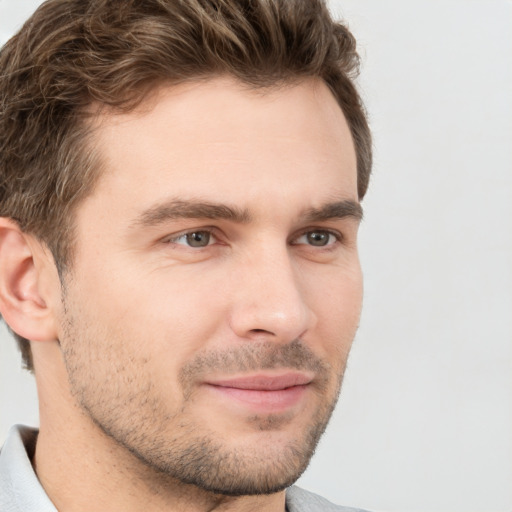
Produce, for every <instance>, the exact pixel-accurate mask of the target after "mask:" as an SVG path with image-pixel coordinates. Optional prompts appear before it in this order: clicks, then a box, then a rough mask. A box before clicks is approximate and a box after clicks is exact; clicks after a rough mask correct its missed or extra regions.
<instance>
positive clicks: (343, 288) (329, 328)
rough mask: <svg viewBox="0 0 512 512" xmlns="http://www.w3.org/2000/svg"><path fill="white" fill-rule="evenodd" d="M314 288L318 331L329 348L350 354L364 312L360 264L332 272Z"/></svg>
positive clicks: (312, 294) (313, 297)
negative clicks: (362, 307) (362, 310)
mask: <svg viewBox="0 0 512 512" xmlns="http://www.w3.org/2000/svg"><path fill="white" fill-rule="evenodd" d="M322 284H323V286H321V287H320V286H315V287H314V291H311V297H312V304H313V305H312V307H313V308H314V310H315V314H316V317H317V321H318V326H317V328H318V334H319V336H320V337H321V339H322V340H324V343H326V344H327V350H328V351H329V352H337V353H339V352H342V353H343V355H347V354H348V351H349V350H350V346H351V344H352V341H353V339H354V336H355V334H356V331H357V328H358V325H359V319H360V314H361V306H362V296H363V285H362V275H361V270H360V267H359V265H354V266H353V267H351V269H350V271H348V270H347V269H344V270H343V271H339V272H333V273H332V274H331V275H330V276H329V277H328V279H324V280H323V281H322Z"/></svg>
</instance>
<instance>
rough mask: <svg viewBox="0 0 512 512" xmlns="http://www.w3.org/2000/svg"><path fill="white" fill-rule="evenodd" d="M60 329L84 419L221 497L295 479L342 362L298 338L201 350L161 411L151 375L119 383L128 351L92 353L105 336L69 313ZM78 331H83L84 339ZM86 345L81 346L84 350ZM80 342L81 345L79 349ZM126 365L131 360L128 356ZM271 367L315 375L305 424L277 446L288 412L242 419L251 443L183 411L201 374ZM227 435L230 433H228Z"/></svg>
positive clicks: (323, 421) (268, 489)
mask: <svg viewBox="0 0 512 512" xmlns="http://www.w3.org/2000/svg"><path fill="white" fill-rule="evenodd" d="M79 324H80V325H79ZM66 326H67V328H66V338H67V340H68V341H69V342H68V343H63V344H62V347H63V355H64V360H65V364H66V368H67V371H68V376H69V381H70V387H71V392H72V394H73V396H74V397H75V400H76V401H77V403H78V405H79V407H80V408H81V409H82V411H83V412H85V414H86V415H87V416H88V417H89V419H90V420H92V422H93V423H94V424H95V425H96V426H97V427H99V429H100V430H101V431H102V432H103V433H104V434H106V435H107V436H108V437H109V438H110V439H111V440H113V441H114V442H115V443H116V445H117V446H119V447H122V448H123V449H124V450H125V451H128V452H129V453H131V454H132V455H133V456H135V458H136V460H138V461H139V462H141V463H142V465H143V467H145V468H146V469H147V470H149V472H150V473H152V474H153V475H154V476H155V479H158V480H159V481H160V482H162V481H165V480H166V479H167V480H169V479H171V480H170V481H169V484H171V481H172V482H174V483H176V482H177V483H181V484H189V485H193V486H195V487H196V488H198V489H201V490H203V491H206V492H209V493H214V494H217V495H224V496H245V495H261V494H271V493H275V492H278V491H281V490H283V489H285V488H287V487H289V486H290V485H291V484H293V483H294V482H295V481H296V480H297V479H298V478H299V477H300V475H301V474H302V473H303V472H304V470H305V469H306V468H307V466H308V464H309V461H310V459H311V457H312V455H313V453H314V451H315V448H316V446H317V444H318V441H319V439H320V437H321V435H322V434H323V432H324V430H325V428H326V426H327V423H328V421H329V419H330V417H331V414H332V412H333V410H334V407H335V405H336V402H337V399H338V396H339V391H340V388H341V383H342V377H343V370H344V368H345V363H346V361H342V362H340V364H339V367H337V368H336V369H334V368H333V367H332V366H331V365H330V364H328V363H326V362H324V361H321V360H320V359H319V358H318V357H317V356H316V355H315V354H313V352H312V351H311V350H310V349H309V348H308V347H306V346H305V345H304V344H303V343H302V342H301V341H300V340H295V341H293V342H291V343H289V344H287V345H281V344H276V343H272V342H261V343H251V344H247V345H243V346H241V347H240V348H237V349H230V350H229V351H210V352H206V353H203V354H200V355H198V356H196V357H195V358H194V359H192V360H191V361H190V362H188V363H187V364H186V365H185V366H184V367H183V368H182V369H181V371H180V375H179V381H180V384H181V387H182V389H183V397H184V401H183V407H182V408H181V410H179V411H174V412H173V413H172V414H169V413H167V414H166V413H165V412H162V411H165V410H166V409H165V408H164V407H163V403H162V401H161V399H162V397H159V396H158V395H157V394H156V392H155V388H156V387H157V386H154V385H153V383H152V381H151V374H150V373H147V377H148V378H147V379H146V380H145V381H143V382H142V383H141V382H138V384H142V386H132V387H131V388H129V387H128V388H129V389H126V388H125V389H121V388H120V387H119V386H120V385H121V386H122V385H123V383H126V382H128V381H127V379H126V377H127V373H126V368H125V363H126V362H127V361H126V354H123V353H122V350H121V352H116V350H115V349H114V350H112V349H110V352H114V353H110V354H105V353H103V354H102V353H101V350H100V351H98V350H96V351H94V348H92V351H91V346H90V345H91V340H93V339H95V340H98V339H104V340H105V339H106V340H108V339H109V338H108V337H101V336H100V337H95V338H93V337H91V334H93V333H92V332H91V329H90V326H85V325H83V323H82V322H78V323H77V322H76V321H74V320H73V319H72V318H71V316H70V315H69V313H68V314H67V322H66ZM92 330H94V329H92ZM84 333H87V334H86V335H85V336H84ZM96 334H99V333H96ZM84 343H85V344H87V348H86V349H85V351H84V348H83V346H84ZM92 344H93V345H94V346H96V347H97V348H98V349H101V348H102V347H103V348H104V347H109V346H110V347H112V344H110V345H109V344H108V342H105V343H98V342H97V341H93V342H92ZM80 346H81V347H82V348H81V349H80V348H78V349H77V347H80ZM114 346H115V344H114ZM123 355H124V356H125V357H124V358H123V357H122V356H123ZM102 356H103V357H105V358H107V359H106V360H108V361H109V362H111V366H110V367H109V371H108V372H107V374H104V375H103V377H104V380H103V381H102V376H101V375H100V376H99V381H98V376H97V375H96V373H95V372H91V368H94V362H95V361H96V362H97V361H98V358H100V357H102ZM109 356H110V357H109ZM144 363H147V361H144ZM130 364H132V365H133V360H132V361H130ZM140 364H142V363H140ZM273 368H292V369H296V370H299V371H301V370H303V371H313V372H314V373H315V375H316V376H317V378H316V381H315V383H314V386H315V389H314V391H315V393H316V394H318V395H319V396H317V402H318V404H319V405H318V406H317V408H316V411H315V412H314V414H313V415H312V417H311V420H310V422H309V424H308V425H307V426H304V427H303V428H302V432H301V433H300V434H298V435H297V436H295V437H294V438H293V439H287V440H286V442H282V441H280V442H279V443H275V440H274V437H273V436H275V435H276V432H279V430H280V429H281V427H283V426H286V424H287V423H288V422H289V421H290V420H291V419H290V418H288V417H287V416H286V414H284V415H281V414H266V415H255V416H253V417H251V418H248V422H250V423H251V424H252V426H253V427H254V430H255V431H260V432H261V433H262V438H261V440H262V442H261V443H258V445H257V446H254V443H252V444H250V445H248V446H246V445H244V444H241V445H240V446H229V444H228V443H226V442H225V441H224V440H223V439H222V436H221V435H219V433H218V432H215V431H213V430H210V429H209V428H208V426H207V422H208V418H203V421H204V424H203V425H198V424H197V421H194V418H193V417H192V418H191V417H190V416H189V415H187V408H188V407H189V406H190V405H191V404H192V402H193V400H194V394H193V391H192V390H193V385H192V384H193V383H194V382H196V381H197V380H198V377H200V376H201V374H202V373H207V372H211V371H222V372H223V374H229V373H230V372H233V373H235V372H244V371H258V370H267V369H273ZM134 369H140V367H137V366H136V367H135V368H134ZM128 371H129V370H128ZM116 376H117V377H118V379H117V380H116ZM128 377H129V376H128ZM115 389H117V396H116V395H115V393H114V391H113V390H115ZM170 425H172V429H170V428H169V426H170ZM267 434H268V436H267ZM225 435H226V436H227V437H228V438H229V432H227V433H225Z"/></svg>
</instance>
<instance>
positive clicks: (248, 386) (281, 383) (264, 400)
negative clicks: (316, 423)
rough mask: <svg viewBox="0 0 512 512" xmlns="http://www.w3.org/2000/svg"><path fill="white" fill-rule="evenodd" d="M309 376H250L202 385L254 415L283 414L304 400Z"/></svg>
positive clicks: (310, 380)
mask: <svg viewBox="0 0 512 512" xmlns="http://www.w3.org/2000/svg"><path fill="white" fill-rule="evenodd" d="M311 382H312V377H311V375H308V374H305V373H296V372H293V373H285V374H279V375H251V376H244V377H236V378H232V379H222V380H215V381H209V382H206V383H205V385H206V386H207V387H208V389H210V390H211V391H212V392H213V393H215V394H216V395H217V396H219V397H220V398H224V399H226V400H228V401H229V402H231V403H234V404H235V405H236V406H238V407H240V406H241V407H244V408H248V409H250V410H251V411H253V412H261V413H265V412H267V413H277V412H284V411H286V410H288V409H290V408H292V407H294V406H296V405H297V404H299V403H300V402H301V400H303V398H304V395H305V393H306V391H307V389H308V386H309V385H310V384H311Z"/></svg>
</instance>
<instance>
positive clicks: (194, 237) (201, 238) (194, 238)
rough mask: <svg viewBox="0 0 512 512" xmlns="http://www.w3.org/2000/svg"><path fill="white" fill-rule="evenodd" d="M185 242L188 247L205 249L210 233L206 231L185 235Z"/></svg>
mask: <svg viewBox="0 0 512 512" xmlns="http://www.w3.org/2000/svg"><path fill="white" fill-rule="evenodd" d="M187 242H188V244H189V245H190V247H206V246H207V245H208V243H209V242H210V233H208V231H197V232H195V233H189V234H188V235H187Z"/></svg>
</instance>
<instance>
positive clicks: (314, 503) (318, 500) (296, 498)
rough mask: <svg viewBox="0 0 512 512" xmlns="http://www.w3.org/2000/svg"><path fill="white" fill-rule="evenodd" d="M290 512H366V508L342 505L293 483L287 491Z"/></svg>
mask: <svg viewBox="0 0 512 512" xmlns="http://www.w3.org/2000/svg"><path fill="white" fill-rule="evenodd" d="M286 508H287V510H288V512H364V510H360V509H356V508H350V507H340V506H339V505H335V504H334V503H331V502H330V501H328V500H326V499H325V498H322V497H321V496H318V494H314V493H312V492H309V491H305V490H304V489H301V488H300V487H297V486H295V485H293V486H292V487H290V488H289V489H288V490H287V491H286Z"/></svg>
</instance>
